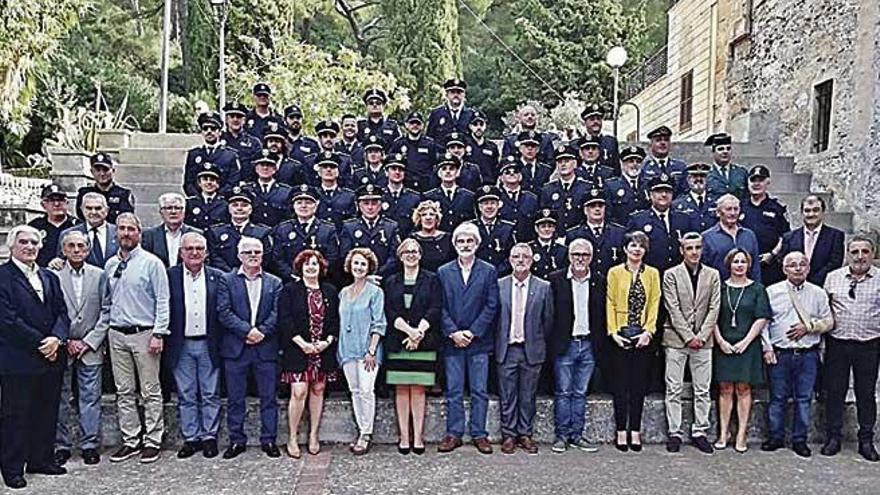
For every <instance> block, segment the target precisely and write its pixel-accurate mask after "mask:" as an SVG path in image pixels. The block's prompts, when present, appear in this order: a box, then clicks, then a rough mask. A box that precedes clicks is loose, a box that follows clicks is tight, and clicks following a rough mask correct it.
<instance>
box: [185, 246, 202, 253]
mask: <svg viewBox="0 0 880 495" xmlns="http://www.w3.org/2000/svg"><path fill="white" fill-rule="evenodd" d="M183 250H184V251H195V252H201V251H204V250H205V246H186V247H185V248H183Z"/></svg>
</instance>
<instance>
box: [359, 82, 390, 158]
mask: <svg viewBox="0 0 880 495" xmlns="http://www.w3.org/2000/svg"><path fill="white" fill-rule="evenodd" d="M387 103H388V96H387V95H386V94H385V92H384V91H382V90H381V89H379V88H371V89H368V90H367V91H366V92H365V93H364V105H366V106H367V118H366V119H363V120H361V121H358V141H360V142H361V143H365V142H366V140H367V138H368V137H370V136H376V137H378V138H379V139H380V140H381V141H382V144H383V145H384V146H385V147H388V146H389V145H391V143H393V142H394V141H396V140H397V138H399V137H400V129H398V128H397V121H395V120H394V119H392V118H386V117H385V104H387Z"/></svg>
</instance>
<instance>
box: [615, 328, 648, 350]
mask: <svg viewBox="0 0 880 495" xmlns="http://www.w3.org/2000/svg"><path fill="white" fill-rule="evenodd" d="M644 331H645V330H644V329H643V328H642V327H640V326H638V325H627V326H625V327H622V328H621V329H620V331H619V332H617V335H620V336H621V337H623V338H625V339H627V340H629V341H630V343H631V344H632V345H635V341H636V340H638V339H639V336H641V335H642V333H644Z"/></svg>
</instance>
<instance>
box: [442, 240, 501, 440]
mask: <svg viewBox="0 0 880 495" xmlns="http://www.w3.org/2000/svg"><path fill="white" fill-rule="evenodd" d="M452 245H453V246H454V247H455V251H456V252H457V253H458V258H457V259H454V260H452V261H450V262H449V263H446V264H445V265H443V266H441V267H440V269H439V270H437V277H438V278H439V279H440V286H441V287H442V288H443V295H444V296H445V298H444V305H443V316H442V323H441V328H440V330H441V332H442V334H443V336H444V337H445V339H444V340H445V345H444V346H443V365H444V368H445V370H446V410H447V413H448V416H447V418H446V436H445V437H444V438H443V440H442V441H441V442H440V445H438V446H437V451H438V452H452V451H453V450H455V449H457V448H458V447H461V445H462V441H461V437H462V436H463V435H464V426H465V417H464V384H465V382H467V383H468V384H469V385H470V396H471V416H470V417H471V428H470V434H471V439H472V440H473V443H474V446H476V447H477V450H479V451H480V453H482V454H491V453H492V446H491V445H490V444H489V439H488V436H489V433H488V432H487V431H486V413H487V411H488V408H489V396H488V392H487V381H488V379H489V353H490V352H491V351H492V347H493V346H492V344H493V337H494V328H495V325H496V323H495V315H496V312H497V309H498V274H497V273H496V271H495V267H493V266H492V265H490V264H489V263H486V262H485V261H482V260H480V259H477V257H476V254H477V247H478V246H479V245H480V231H479V230H478V229H477V226H476V225H474V224H472V223H464V224H461V225H459V226H458V227H456V229H455V231H453V233H452Z"/></svg>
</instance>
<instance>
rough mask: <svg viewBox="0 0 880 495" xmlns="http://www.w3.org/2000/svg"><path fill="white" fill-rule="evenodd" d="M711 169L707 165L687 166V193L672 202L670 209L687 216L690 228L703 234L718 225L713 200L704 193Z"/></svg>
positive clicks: (695, 164)
mask: <svg viewBox="0 0 880 495" xmlns="http://www.w3.org/2000/svg"><path fill="white" fill-rule="evenodd" d="M711 169H712V167H711V166H709V164H707V163H692V164H690V165H688V167H687V183H688V191H687V193H685V194H682V195H680V196H679V197H677V198H675V200H673V201H672V209H673V210H675V211H677V212H679V213H684V214H685V215H687V216H688V217H689V218H690V220H691V227H692V228H693V229H694V230H696V231H697V232H704V231H705V230H706V229H708V228H709V227H712V226H713V225H715V224H716V223H718V215H717V214H716V213H715V198H712V197H710V196H709V194H708V193H707V192H706V176H707V175H709V171H710V170H711Z"/></svg>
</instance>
